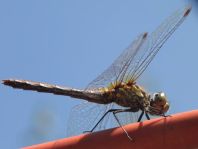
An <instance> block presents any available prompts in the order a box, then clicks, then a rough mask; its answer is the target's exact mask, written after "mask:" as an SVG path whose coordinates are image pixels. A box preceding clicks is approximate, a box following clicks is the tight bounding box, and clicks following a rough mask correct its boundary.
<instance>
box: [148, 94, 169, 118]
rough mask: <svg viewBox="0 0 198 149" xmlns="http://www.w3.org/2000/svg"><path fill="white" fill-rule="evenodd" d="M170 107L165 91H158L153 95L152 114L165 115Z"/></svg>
mask: <svg viewBox="0 0 198 149" xmlns="http://www.w3.org/2000/svg"><path fill="white" fill-rule="evenodd" d="M168 109H169V103H168V100H167V97H166V95H165V93H164V92H158V93H155V94H154V95H153V99H151V102H150V106H149V113H150V114H151V115H164V114H165V113H166V112H167V111H168Z"/></svg>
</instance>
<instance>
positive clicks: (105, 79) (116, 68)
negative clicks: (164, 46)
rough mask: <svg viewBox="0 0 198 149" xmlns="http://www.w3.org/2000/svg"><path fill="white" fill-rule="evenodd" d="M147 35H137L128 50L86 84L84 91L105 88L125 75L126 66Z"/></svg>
mask: <svg viewBox="0 0 198 149" xmlns="http://www.w3.org/2000/svg"><path fill="white" fill-rule="evenodd" d="M146 37H147V33H143V34H141V35H139V36H138V37H137V38H136V39H135V40H134V41H133V42H132V43H131V44H130V46H129V47H128V48H126V49H125V50H124V51H123V52H122V54H121V55H120V56H119V57H118V58H117V59H116V60H115V61H114V62H113V63H112V64H111V66H110V67H108V68H107V69H106V70H105V71H104V72H103V73H102V74H101V75H99V76H98V77H97V78H96V79H94V80H93V81H92V82H91V83H90V84H88V86H87V88H86V89H88V90H89V89H92V90H93V89H98V88H101V87H105V86H107V85H108V84H109V83H110V82H114V81H115V80H118V78H120V77H121V76H122V75H123V74H125V72H126V70H127V68H128V65H129V63H130V61H131V59H133V57H134V56H135V55H136V53H137V52H138V49H139V48H140V47H141V46H142V44H143V43H144V41H145V40H146Z"/></svg>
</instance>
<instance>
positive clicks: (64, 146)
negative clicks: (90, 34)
mask: <svg viewBox="0 0 198 149" xmlns="http://www.w3.org/2000/svg"><path fill="white" fill-rule="evenodd" d="M124 128H125V129H126V130H127V132H128V133H129V135H130V136H131V137H132V138H133V139H134V140H133V141H130V140H129V139H128V138H127V137H126V134H125V133H124V132H123V130H122V129H121V128H114V129H109V130H104V131H100V132H95V133H91V134H82V135H79V136H75V137H71V138H65V139H60V140H55V141H52V142H47V143H43V144H38V145H33V146H29V147H24V148H23V149H198V110H194V111H190V112H185V113H179V114H175V115H172V116H170V117H165V118H164V117H161V118H157V119H152V120H147V121H144V122H140V123H133V124H129V125H126V126H124Z"/></svg>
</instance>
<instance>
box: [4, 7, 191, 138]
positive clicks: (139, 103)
mask: <svg viewBox="0 0 198 149" xmlns="http://www.w3.org/2000/svg"><path fill="white" fill-rule="evenodd" d="M190 11H191V6H185V7H183V8H181V9H179V10H177V11H176V12H174V13H173V14H172V15H170V16H169V17H168V18H167V19H166V20H165V21H164V22H163V23H162V24H161V25H160V26H159V27H158V28H157V29H156V30H155V31H154V32H152V33H151V34H150V35H149V34H148V33H147V32H144V33H142V34H140V35H139V36H138V37H137V38H136V39H135V40H134V41H133V42H132V43H131V44H130V45H129V46H128V47H127V48H126V49H125V50H124V51H123V52H122V53H121V55H120V56H118V57H117V59H116V60H115V61H114V62H113V63H112V64H111V65H110V66H109V67H108V68H107V69H106V70H105V71H104V72H103V73H101V74H100V75H99V76H98V77H97V78H96V79H94V80H93V81H92V82H90V83H89V84H88V86H87V87H86V88H85V89H76V88H71V87H63V86H58V85H53V84H48V83H42V82H34V81H28V80H18V79H7V80H3V81H2V83H3V84H4V85H8V86H11V87H13V88H18V89H24V90H33V91H38V92H45V93H53V94H56V95H64V96H70V97H73V98H78V99H82V100H84V101H86V102H85V103H83V104H80V105H77V106H75V107H74V108H73V109H72V111H71V114H70V121H69V126H68V131H69V133H70V134H72V135H73V134H75V133H77V134H78V133H82V132H93V131H97V130H102V129H105V125H107V120H108V119H109V117H110V116H109V114H110V113H111V114H112V115H113V116H112V117H114V120H115V121H116V123H117V124H118V126H120V127H121V128H122V129H123V131H124V132H125V133H126V135H127V136H128V138H129V139H132V138H131V137H130V136H129V134H128V133H127V131H126V130H125V129H124V127H123V124H127V123H130V122H133V121H134V120H132V118H133V114H134V113H137V112H139V115H138V116H137V119H136V121H137V122H140V121H141V120H142V117H143V116H145V117H146V118H147V119H148V120H149V119H150V116H166V115H165V114H166V113H167V111H168V110H169V107H170V105H169V101H168V99H167V97H166V95H165V93H164V92H156V93H154V94H153V95H151V94H149V93H147V92H146V91H145V90H144V89H143V88H142V87H141V86H140V85H138V84H137V83H136V82H137V79H138V78H139V77H140V76H141V74H142V73H143V72H144V71H145V70H146V68H147V67H148V66H149V64H150V63H151V61H152V60H153V58H154V57H155V55H156V54H157V53H158V51H159V50H160V48H161V47H162V46H163V45H164V43H165V42H166V41H167V39H168V38H169V37H170V36H171V35H172V34H173V33H174V31H175V30H176V29H177V28H178V27H179V26H180V25H181V24H182V22H183V21H184V20H185V18H186V17H187V16H188V15H189V13H190ZM119 114H122V115H121V116H118V115H119ZM91 125H92V126H91ZM80 131H81V132H80Z"/></svg>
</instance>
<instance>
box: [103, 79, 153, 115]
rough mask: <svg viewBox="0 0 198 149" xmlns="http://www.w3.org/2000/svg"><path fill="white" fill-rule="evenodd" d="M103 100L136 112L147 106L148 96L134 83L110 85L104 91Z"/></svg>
mask: <svg viewBox="0 0 198 149" xmlns="http://www.w3.org/2000/svg"><path fill="white" fill-rule="evenodd" d="M105 90H106V91H105V94H104V95H105V98H106V99H107V100H111V101H112V102H115V103H116V104H118V105H120V106H123V107H129V108H131V109H134V111H138V110H140V109H144V108H145V107H147V106H148V105H149V96H148V95H147V94H146V92H145V91H144V90H143V89H142V88H141V87H140V86H138V85H136V84H135V82H127V83H125V82H122V83H115V84H111V86H110V87H108V88H106V89H105Z"/></svg>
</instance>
